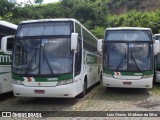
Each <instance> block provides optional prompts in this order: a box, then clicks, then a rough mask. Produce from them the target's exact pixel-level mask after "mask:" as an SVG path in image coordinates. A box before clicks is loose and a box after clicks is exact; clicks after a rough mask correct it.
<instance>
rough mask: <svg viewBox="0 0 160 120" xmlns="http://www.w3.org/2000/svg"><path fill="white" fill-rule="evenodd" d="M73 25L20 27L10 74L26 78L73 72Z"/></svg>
mask: <svg viewBox="0 0 160 120" xmlns="http://www.w3.org/2000/svg"><path fill="white" fill-rule="evenodd" d="M72 32H73V25H72V22H52V23H26V24H20V25H19V28H18V32H17V35H16V42H15V45H14V53H13V54H14V55H13V67H12V71H13V72H14V73H17V74H25V75H42V76H43V75H59V74H66V73H72V69H73V64H72V63H73V59H72V56H73V53H72V51H71V49H70V48H71V38H70V37H71V33H72Z"/></svg>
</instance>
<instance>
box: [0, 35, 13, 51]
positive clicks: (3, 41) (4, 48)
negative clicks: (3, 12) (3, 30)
mask: <svg viewBox="0 0 160 120" xmlns="http://www.w3.org/2000/svg"><path fill="white" fill-rule="evenodd" d="M10 38H12V39H13V38H15V37H14V35H10V36H5V37H2V39H1V50H2V51H3V52H5V53H6V52H8V51H7V42H8V39H10Z"/></svg>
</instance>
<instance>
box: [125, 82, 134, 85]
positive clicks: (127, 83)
mask: <svg viewBox="0 0 160 120" xmlns="http://www.w3.org/2000/svg"><path fill="white" fill-rule="evenodd" d="M123 85H132V82H123Z"/></svg>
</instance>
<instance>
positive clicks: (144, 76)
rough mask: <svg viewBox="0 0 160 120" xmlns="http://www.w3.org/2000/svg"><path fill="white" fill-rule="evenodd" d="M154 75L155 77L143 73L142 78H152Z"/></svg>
mask: <svg viewBox="0 0 160 120" xmlns="http://www.w3.org/2000/svg"><path fill="white" fill-rule="evenodd" d="M152 77H153V75H143V76H142V79H144V78H152Z"/></svg>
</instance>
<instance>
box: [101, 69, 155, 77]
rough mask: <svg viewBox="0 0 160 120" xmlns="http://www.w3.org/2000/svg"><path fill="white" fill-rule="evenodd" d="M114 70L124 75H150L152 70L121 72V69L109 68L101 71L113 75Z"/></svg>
mask: <svg viewBox="0 0 160 120" xmlns="http://www.w3.org/2000/svg"><path fill="white" fill-rule="evenodd" d="M115 72H120V73H121V75H124V76H125V75H126V76H142V75H152V74H154V72H153V71H144V72H123V71H111V70H107V69H105V70H103V73H106V74H112V75H115Z"/></svg>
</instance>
